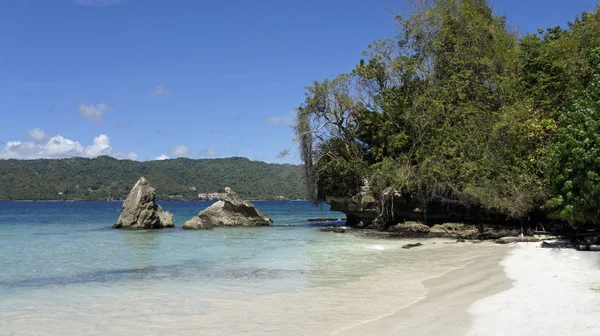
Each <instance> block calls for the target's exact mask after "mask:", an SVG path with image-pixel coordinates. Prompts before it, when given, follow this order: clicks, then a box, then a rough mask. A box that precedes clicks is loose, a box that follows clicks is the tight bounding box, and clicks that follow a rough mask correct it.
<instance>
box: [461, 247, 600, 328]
mask: <svg viewBox="0 0 600 336" xmlns="http://www.w3.org/2000/svg"><path fill="white" fill-rule="evenodd" d="M501 264H502V265H503V266H504V270H505V273H506V275H507V276H508V277H509V278H510V279H511V280H513V281H514V282H513V286H512V288H511V289H509V290H507V291H504V292H501V293H498V294H496V295H492V296H490V297H487V298H485V299H483V300H480V301H477V302H475V303H474V304H473V305H472V306H471V307H470V308H469V313H471V315H472V316H473V317H474V318H473V327H472V328H471V330H470V332H469V333H468V335H469V336H480V335H481V336H483V335H486V336H492V335H528V336H531V335H600V291H599V290H600V253H597V252H579V251H576V250H573V249H546V248H540V247H539V244H537V243H519V244H516V245H515V246H514V247H513V248H512V250H511V252H510V253H509V254H508V256H507V257H506V259H504V260H503V261H502V263H501Z"/></svg>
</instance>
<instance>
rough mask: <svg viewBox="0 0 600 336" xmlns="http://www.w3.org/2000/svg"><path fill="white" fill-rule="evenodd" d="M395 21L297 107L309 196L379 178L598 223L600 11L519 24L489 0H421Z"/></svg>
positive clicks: (474, 201) (412, 200) (416, 203)
mask: <svg viewBox="0 0 600 336" xmlns="http://www.w3.org/2000/svg"><path fill="white" fill-rule="evenodd" d="M397 22H398V26H399V31H400V33H399V34H398V36H396V37H395V38H393V39H385V40H377V41H375V42H373V43H372V44H371V45H369V46H368V49H367V51H365V56H364V58H363V59H361V60H360V61H359V62H358V64H357V66H356V67H355V68H354V69H353V70H351V71H350V72H348V73H345V74H340V75H338V76H336V77H334V78H333V79H325V80H323V81H315V82H314V83H313V85H311V86H309V87H307V89H306V98H305V101H304V102H303V103H302V104H301V105H300V107H298V109H297V114H298V122H297V125H296V132H297V135H298V138H299V139H300V148H301V152H302V156H303V161H304V166H305V172H306V176H307V178H306V181H307V183H308V186H309V190H310V194H311V197H312V199H313V200H314V201H324V200H326V199H327V198H328V197H349V196H352V195H354V194H356V193H358V192H359V191H360V190H361V188H362V187H364V185H365V184H366V183H365V182H367V181H368V182H369V183H370V187H371V189H372V191H373V192H374V193H375V195H376V196H377V195H379V196H381V195H382V194H383V192H384V190H390V189H392V190H394V191H395V193H396V194H398V195H401V196H400V197H401V198H403V200H404V203H406V204H408V205H410V206H412V207H415V208H419V209H423V210H424V216H426V214H427V209H428V208H429V207H432V206H446V207H455V208H457V209H463V210H464V211H466V210H468V209H480V211H481V212H482V213H486V214H488V215H495V216H502V217H504V218H507V219H511V218H512V219H519V218H527V217H528V216H530V214H531V213H533V212H543V213H545V214H547V215H549V216H552V217H553V218H556V219H560V220H565V221H568V222H570V223H571V224H577V223H590V222H593V223H598V222H600V211H599V207H598V205H599V204H598V196H599V194H600V189H599V188H600V182H599V174H600V164H599V162H600V161H599V160H600V157H599V156H598V152H597V151H598V145H599V142H598V140H599V138H598V122H597V120H598V117H599V113H600V112H599V108H600V106H599V105H598V101H599V99H598V95H599V91H598V87H599V85H600V84H599V83H598V61H599V60H598V59H597V50H598V47H600V10H599V9H596V10H595V11H594V12H591V13H583V14H582V15H581V16H580V17H577V18H576V19H575V20H574V21H573V22H571V23H569V25H568V28H566V29H562V28H560V27H553V28H549V29H546V30H539V31H538V33H537V34H527V35H523V36H522V35H519V34H518V33H517V32H516V31H514V30H512V29H511V28H510V27H509V26H508V25H507V23H506V18H504V17H501V16H495V15H494V14H493V10H492V9H491V8H490V6H489V5H488V3H487V2H486V1H485V0H449V1H442V0H425V1H420V2H413V5H412V10H411V12H410V14H409V15H407V16H406V17H402V16H398V17H397Z"/></svg>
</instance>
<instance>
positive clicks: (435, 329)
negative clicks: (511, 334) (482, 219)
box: [335, 249, 511, 336]
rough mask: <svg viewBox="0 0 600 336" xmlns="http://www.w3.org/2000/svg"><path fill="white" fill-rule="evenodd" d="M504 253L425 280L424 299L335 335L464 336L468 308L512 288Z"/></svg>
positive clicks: (480, 259)
mask: <svg viewBox="0 0 600 336" xmlns="http://www.w3.org/2000/svg"><path fill="white" fill-rule="evenodd" d="M505 254H506V249H498V251H496V253H495V254H494V255H491V256H486V257H480V258H477V259H475V260H473V261H472V262H471V263H469V264H468V265H467V266H466V267H464V268H460V269H455V270H452V271H450V272H448V273H446V274H444V275H442V276H440V277H437V278H433V279H429V280H426V281H425V282H424V285H425V286H426V288H427V294H426V297H425V298H424V299H423V300H421V301H419V302H417V303H415V304H413V305H411V306H409V307H406V308H404V309H400V310H399V311H397V312H396V313H394V314H392V315H389V316H386V317H383V318H380V319H377V320H375V321H372V322H367V323H364V324H361V325H358V326H356V327H353V328H350V329H347V330H342V331H340V332H339V333H336V334H335V335H343V336H358V335H361V336H366V335H381V336H384V335H447V336H453V335H465V333H467V332H468V331H469V329H470V327H471V324H472V321H471V317H470V314H469V313H468V308H469V306H470V305H471V304H472V303H473V302H475V301H477V300H478V299H481V298H485V297H488V296H490V295H493V294H495V293H498V292H501V291H504V290H507V289H509V288H510V287H511V282H510V280H509V279H508V277H506V275H505V274H504V272H503V269H502V266H500V261H501V260H502V258H503V257H504V256H505Z"/></svg>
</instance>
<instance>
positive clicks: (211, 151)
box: [200, 149, 219, 157]
mask: <svg viewBox="0 0 600 336" xmlns="http://www.w3.org/2000/svg"><path fill="white" fill-rule="evenodd" d="M200 154H202V156H204V157H215V156H218V155H219V153H217V151H216V150H214V149H205V150H203V151H202V152H200Z"/></svg>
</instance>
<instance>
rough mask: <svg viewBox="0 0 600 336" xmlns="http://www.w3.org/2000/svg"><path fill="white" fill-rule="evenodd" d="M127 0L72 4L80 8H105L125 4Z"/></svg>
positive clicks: (84, 0) (87, 0) (75, 0)
mask: <svg viewBox="0 0 600 336" xmlns="http://www.w3.org/2000/svg"><path fill="white" fill-rule="evenodd" d="M127 2H128V0H73V3H74V4H76V5H81V6H90V7H107V6H119V5H125V4H127Z"/></svg>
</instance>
